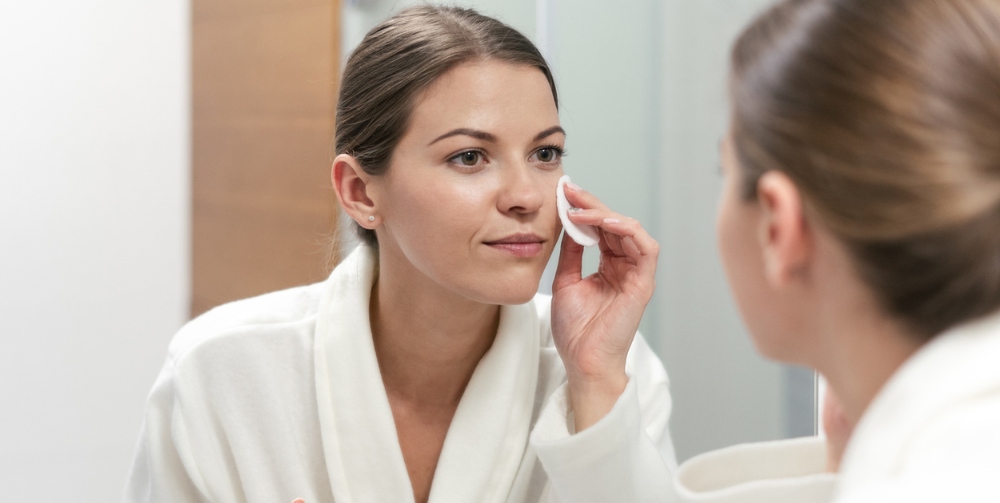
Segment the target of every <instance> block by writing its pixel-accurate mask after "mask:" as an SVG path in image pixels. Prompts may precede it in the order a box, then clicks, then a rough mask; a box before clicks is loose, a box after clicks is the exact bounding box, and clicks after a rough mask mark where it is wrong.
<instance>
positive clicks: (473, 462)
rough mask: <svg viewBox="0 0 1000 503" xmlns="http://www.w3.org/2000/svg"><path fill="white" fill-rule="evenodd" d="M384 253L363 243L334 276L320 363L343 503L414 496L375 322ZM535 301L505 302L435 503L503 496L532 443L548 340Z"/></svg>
mask: <svg viewBox="0 0 1000 503" xmlns="http://www.w3.org/2000/svg"><path fill="white" fill-rule="evenodd" d="M376 261H377V259H376V253H375V251H374V250H372V249H371V248H370V247H368V246H364V245H362V246H359V247H358V248H357V249H355V251H354V252H353V253H351V255H349V256H348V257H347V258H345V259H344V261H343V262H342V263H341V264H340V265H338V266H337V268H336V269H335V270H334V271H333V273H332V274H331V275H330V278H329V279H328V280H327V281H326V285H325V287H324V288H325V291H324V294H323V299H322V301H321V305H320V310H319V314H318V319H317V321H316V338H315V347H314V361H315V373H316V393H317V396H316V398H317V405H318V407H319V420H320V430H321V432H322V438H323V450H324V454H325V457H326V464H327V469H328V471H329V475H330V483H331V485H332V489H333V494H334V499H335V500H336V501H337V503H368V502H372V503H375V502H386V501H393V502H412V501H413V490H412V487H411V485H410V480H409V475H408V474H407V471H406V465H405V463H404V461H403V455H402V451H401V450H400V446H399V440H398V437H397V435H396V427H395V423H394V421H393V416H392V409H391V408H390V406H389V400H388V397H387V395H386V391H385V386H384V384H383V383H382V376H381V373H380V372H379V366H378V360H377V359H376V356H375V346H374V342H373V340H372V332H371V325H370V321H369V318H368V312H369V311H368V307H369V299H370V297H371V291H372V281H373V278H374V271H375V267H376ZM540 337H541V336H540V328H539V324H538V314H537V313H536V310H535V307H534V305H533V303H531V302H529V303H527V304H522V305H516V306H503V307H501V309H500V323H499V326H498V329H497V335H496V339H495V340H494V341H493V345H492V347H491V348H490V350H489V351H488V352H487V353H486V354H485V355H484V356H483V358H482V360H480V362H479V364H478V366H477V367H476V370H475V372H474V373H473V375H472V378H471V380H470V381H469V384H468V386H467V387H466V389H465V392H464V394H463V395H462V398H461V400H460V402H459V405H458V409H457V410H456V412H455V417H454V418H453V419H452V423H451V426H450V427H449V429H448V433H447V436H446V438H445V441H444V446H443V449H442V451H441V456H440V458H439V459H438V465H437V469H436V471H435V474H434V480H433V482H432V484H431V492H430V498H429V501H430V503H450V502H456V503H457V502H469V501H481V502H502V501H504V500H506V497H507V492H508V491H509V490H510V487H511V485H512V484H513V481H514V477H515V475H516V473H517V471H518V467H519V465H520V463H521V459H522V457H523V455H524V451H525V448H526V445H527V443H528V442H527V439H528V434H529V430H530V426H531V424H530V423H531V416H532V409H533V406H534V401H535V389H536V384H537V381H538V359H539V344H540Z"/></svg>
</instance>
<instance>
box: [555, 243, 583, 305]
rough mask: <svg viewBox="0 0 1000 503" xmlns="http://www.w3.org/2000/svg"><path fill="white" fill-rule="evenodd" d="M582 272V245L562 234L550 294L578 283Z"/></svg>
mask: <svg viewBox="0 0 1000 503" xmlns="http://www.w3.org/2000/svg"><path fill="white" fill-rule="evenodd" d="M582 270H583V245H581V244H579V243H577V242H576V241H573V238H571V237H569V235H568V234H566V233H565V232H563V235H562V246H561V247H560V248H559V262H558V263H557V265H556V275H555V279H554V280H553V281H552V293H555V292H557V291H559V290H561V289H563V288H565V287H567V286H570V285H573V284H574V283H577V282H579V281H580V278H581V271H582Z"/></svg>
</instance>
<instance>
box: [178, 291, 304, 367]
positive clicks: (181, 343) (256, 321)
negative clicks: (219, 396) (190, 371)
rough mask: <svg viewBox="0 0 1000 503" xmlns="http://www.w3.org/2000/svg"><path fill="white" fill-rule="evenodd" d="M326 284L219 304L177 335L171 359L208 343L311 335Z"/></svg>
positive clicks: (250, 343) (246, 343) (238, 343)
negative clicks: (323, 286)
mask: <svg viewBox="0 0 1000 503" xmlns="http://www.w3.org/2000/svg"><path fill="white" fill-rule="evenodd" d="M322 285H323V283H316V284H312V285H306V286H299V287H294V288H289V289H286V290H279V291H276V292H270V293H266V294H263V295H259V296H256V297H251V298H247V299H241V300H237V301H233V302H229V303H226V304H222V305H220V306H218V307H215V308H213V309H211V310H209V311H207V312H205V313H204V314H202V315H200V316H198V317H197V318H195V319H193V320H191V321H189V322H188V323H187V324H185V325H184V326H183V327H182V328H181V329H180V330H179V331H178V332H177V334H176V335H175V336H174V338H173V339H172V340H171V342H170V346H169V349H168V355H169V358H170V359H171V360H172V361H173V362H174V364H175V365H176V364H178V363H179V362H180V361H181V360H184V359H185V358H187V357H189V356H190V355H191V354H193V353H196V352H199V351H203V350H204V349H205V347H206V346H226V347H228V348H231V347H233V346H243V347H245V346H253V345H255V344H258V343H272V342H274V339H275V338H281V337H282V336H283V335H284V336H285V338H288V337H287V336H296V335H298V336H310V337H311V333H312V327H313V326H314V324H315V318H316V313H317V311H318V309H319V304H320V299H321V297H322Z"/></svg>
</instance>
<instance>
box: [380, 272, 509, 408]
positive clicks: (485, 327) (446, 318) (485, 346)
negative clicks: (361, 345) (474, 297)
mask: <svg viewBox="0 0 1000 503" xmlns="http://www.w3.org/2000/svg"><path fill="white" fill-rule="evenodd" d="M387 266H388V267H387ZM369 316H370V319H371V326H372V335H373V338H374V342H375V354H376V356H377V357H378V362H379V368H380V370H381V373H382V380H383V382H384V384H385V387H386V391H387V392H388V393H389V394H390V395H391V396H394V397H396V398H401V399H403V400H406V401H410V402H414V403H419V404H425V405H428V406H445V407H447V406H457V404H458V402H459V400H461V398H462V393H463V392H464V391H465V387H466V385H467V384H468V382H469V380H470V379H471V378H472V374H473V372H475V370H476V366H477V365H478V364H479V361H480V360H481V359H482V357H483V356H484V355H485V354H486V352H487V351H489V349H490V347H491V346H492V345H493V339H494V338H495V337H496V332H497V327H498V325H499V320H500V306H497V305H488V304H481V303H478V302H474V301H471V300H469V299H467V298H464V297H461V296H459V295H457V294H455V293H454V292H450V291H447V290H446V289H444V288H442V287H441V286H440V285H438V284H437V283H435V282H433V281H431V280H429V279H428V278H426V277H422V275H420V274H412V273H409V274H407V272H406V271H400V270H397V269H394V268H393V267H392V266H391V265H389V264H386V263H385V262H383V263H382V264H381V266H380V269H379V273H378V276H377V278H376V280H375V282H374V287H373V289H372V295H371V304H370V308H369Z"/></svg>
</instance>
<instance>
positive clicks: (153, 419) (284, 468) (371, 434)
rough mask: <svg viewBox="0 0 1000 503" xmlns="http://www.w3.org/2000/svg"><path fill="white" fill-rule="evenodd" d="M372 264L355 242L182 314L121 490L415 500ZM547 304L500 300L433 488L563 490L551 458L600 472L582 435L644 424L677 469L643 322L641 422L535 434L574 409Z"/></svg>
mask: <svg viewBox="0 0 1000 503" xmlns="http://www.w3.org/2000/svg"><path fill="white" fill-rule="evenodd" d="M374 267H375V259H374V253H373V252H372V251H371V249H370V248H367V247H359V248H358V249H357V250H355V252H354V253H352V254H351V255H350V256H349V257H348V258H346V259H345V261H344V262H343V263H342V264H340V265H339V266H337V268H336V269H335V270H334V272H333V273H332V274H331V276H330V278H329V279H328V280H327V281H325V282H323V283H318V284H315V285H311V286H307V287H302V288H296V289H291V290H285V291H281V292H276V293H273V294H268V295H264V296H261V297H257V298H254V299H248V300H244V301H239V302H235V303H232V304H228V305H225V306H222V307H220V308H217V309H215V310H213V311H211V312H209V313H207V314H205V315H203V316H201V317H199V318H198V319H196V320H194V321H192V322H191V323H189V324H188V325H187V326H185V327H184V328H183V329H182V330H181V331H180V332H179V333H178V335H177V336H176V337H175V338H174V340H173V341H172V343H171V345H170V349H169V355H168V358H167V362H166V364H165V366H164V368H163V370H162V371H161V373H160V376H159V377H158V379H157V381H156V384H155V385H154V387H153V390H152V392H151V395H150V397H149V402H148V405H147V410H146V418H145V424H144V426H143V430H142V434H141V437H140V440H139V446H138V449H137V452H136V457H135V461H134V464H133V467H132V473H131V475H130V477H129V482H128V486H127V488H126V496H125V500H126V501H136V502H138V501H143V502H154V501H155V502H171V503H180V502H194V501H198V502H201V501H212V502H239V501H248V502H261V503H287V502H291V501H292V500H293V499H294V498H303V499H305V501H306V502H307V503H322V502H331V501H336V502H337V503H369V502H370V503H376V502H377V503H382V502H392V503H396V502H406V501H412V500H413V493H412V489H411V486H410V482H409V478H408V475H407V472H406V467H405V465H404V463H403V457H402V453H401V451H400V448H399V443H398V440H397V437H396V430H395V426H394V423H393V417H392V412H391V409H390V407H389V402H388V399H387V398H386V393H385V389H384V387H383V384H382V380H381V375H380V373H379V368H378V363H377V360H376V357H375V352H374V347H373V344H372V337H371V328H370V326H369V321H368V301H369V296H370V292H371V287H372V278H373V271H374ZM549 304H550V300H549V298H548V297H546V296H541V295H540V296H538V297H536V298H535V300H534V302H530V303H528V304H525V305H519V306H504V307H503V308H502V309H501V315H500V326H499V330H498V333H497V336H496V339H495V341H494V343H493V346H492V347H491V349H490V350H489V352H488V353H487V354H486V355H485V356H484V358H483V360H482V361H481V362H480V363H479V366H478V367H477V368H476V371H475V373H474V374H473V376H472V379H471V381H470V382H469V384H468V387H467V388H466V391H465V394H464V395H463V397H462V400H461V403H460V404H459V407H458V410H457V412H456V413H455V417H454V420H453V421H452V424H451V427H450V429H449V430H448V434H447V438H446V439H445V443H444V448H443V450H442V452H441V457H440V460H439V462H438V466H437V471H436V472H435V475H434V480H433V484H432V487H431V495H430V501H431V502H456V503H459V502H461V503H469V502H522V501H524V502H527V501H532V502H533V501H557V500H558V496H557V495H556V494H555V493H556V491H553V490H552V487H551V485H550V482H549V476H548V475H547V470H548V471H551V472H553V473H556V474H558V475H559V476H562V477H564V479H566V480H569V479H573V478H575V477H576V476H577V474H581V473H583V474H589V473H590V472H591V471H593V470H594V466H593V464H592V463H588V460H587V456H588V455H591V454H599V453H597V452H595V453H589V454H588V453H586V452H584V453H580V452H578V451H576V450H574V445H577V442H576V440H584V441H588V442H590V443H589V444H588V445H597V446H598V448H600V446H605V448H606V447H607V446H608V445H609V443H614V442H617V441H619V440H621V439H622V437H623V435H625V436H629V435H632V436H634V435H638V436H641V437H642V438H641V441H640V439H632V440H631V441H632V443H633V444H638V445H641V446H643V447H641V448H639V449H638V451H637V452H640V453H641V454H643V455H645V457H646V458H647V459H653V460H654V463H655V464H654V466H650V467H649V468H650V469H652V470H658V471H660V472H663V473H666V472H667V471H669V470H672V469H673V464H674V461H673V460H674V453H673V446H672V443H671V440H670V436H669V433H668V430H667V419H668V417H669V414H670V403H671V402H670V395H669V391H668V388H667V376H666V373H665V372H664V370H663V367H662V365H661V363H660V362H659V360H658V359H657V358H656V356H655V355H654V354H653V353H652V351H650V349H649V347H648V345H647V344H646V343H645V341H643V340H642V338H641V336H637V337H636V342H635V344H633V347H632V350H631V352H630V354H629V359H628V367H627V369H628V372H629V375H630V382H629V385H628V388H627V390H626V395H627V396H629V397H631V398H632V399H634V400H635V403H636V404H638V405H637V407H638V408H637V410H640V411H641V413H640V416H641V419H640V420H639V421H640V422H641V426H639V425H631V424H630V426H636V427H635V428H633V429H631V430H627V433H625V432H626V430H622V432H618V433H615V434H614V435H612V436H610V437H607V438H600V437H597V436H593V435H590V436H588V435H586V433H587V432H583V434H581V435H578V436H576V437H574V438H573V439H570V440H562V441H558V440H557V441H548V442H547V441H545V440H544V439H543V440H539V441H537V442H534V443H531V444H529V435H530V433H531V430H532V429H533V428H534V426H535V424H536V422H537V420H538V418H539V416H540V415H541V413H542V410H543V409H546V415H547V416H553V415H556V414H561V417H560V418H559V419H558V421H559V422H561V423H562V425H563V429H564V430H565V429H566V426H565V425H566V422H567V421H570V422H572V418H571V416H570V415H569V414H568V413H567V412H566V399H565V392H564V383H565V369H564V367H563V365H562V362H561V360H560V359H559V356H558V354H557V353H556V350H555V347H554V346H553V343H552V337H551V329H550V321H549ZM644 448H651V449H653V450H654V452H652V453H648V452H644V451H643V450H642V449H644ZM594 459H595V460H601V459H603V458H602V457H601V456H596V457H594ZM540 460H541V461H542V463H540V462H539V461H540ZM664 460H665V461H664ZM543 464H544V468H543ZM630 465H631V463H627V464H623V465H622V466H623V467H624V468H625V469H626V470H627V469H628V468H627V467H628V466H630ZM584 478H586V476H584ZM651 483H653V484H656V485H658V486H660V487H658V488H656V489H654V490H653V491H650V490H649V488H648V487H645V486H636V485H634V484H632V483H631V482H629V481H620V483H618V484H616V487H617V489H618V491H619V495H620V496H621V497H622V498H624V499H617V500H616V501H627V500H629V499H632V498H631V496H630V495H629V492H633V493H636V494H651V493H653V492H662V491H664V490H666V489H665V487H664V485H665V484H666V483H665V482H664V480H662V479H661V480H658V481H657V480H651ZM608 489H612V488H606V487H600V488H597V491H605V490H608ZM595 494H599V493H596V492H595ZM564 501H565V502H566V503H569V502H570V501H574V500H564ZM607 501H610V500H607Z"/></svg>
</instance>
